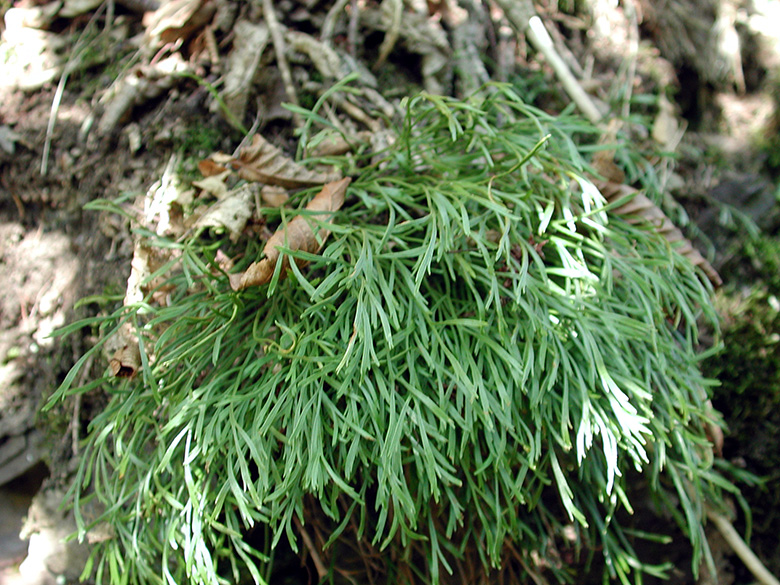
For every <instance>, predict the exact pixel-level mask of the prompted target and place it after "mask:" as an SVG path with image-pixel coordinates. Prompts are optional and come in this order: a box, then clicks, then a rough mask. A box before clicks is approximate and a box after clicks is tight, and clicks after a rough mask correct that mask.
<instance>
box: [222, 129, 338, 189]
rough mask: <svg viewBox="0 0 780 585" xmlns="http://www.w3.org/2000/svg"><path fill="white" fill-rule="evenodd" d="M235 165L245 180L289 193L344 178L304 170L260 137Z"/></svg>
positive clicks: (334, 174)
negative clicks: (282, 188)
mask: <svg viewBox="0 0 780 585" xmlns="http://www.w3.org/2000/svg"><path fill="white" fill-rule="evenodd" d="M232 163H233V165H234V166H235V167H237V169H238V176H239V177H241V178H242V179H246V180H247V181H258V182H261V183H265V184H267V185H278V186H280V187H285V188H287V189H295V188H298V187H311V186H314V185H321V184H323V183H329V182H331V181H337V180H338V179H339V178H341V177H340V175H339V174H337V173H322V172H317V171H312V170H309V169H307V168H305V167H302V166H301V165H299V164H297V163H296V162H295V161H293V160H291V159H290V158H288V157H287V156H285V155H284V153H283V152H282V151H281V150H279V149H278V148H276V147H275V146H274V145H273V144H271V143H270V142H267V141H266V140H265V139H264V138H263V137H262V136H260V135H259V134H255V137H254V138H253V139H252V144H250V145H249V146H247V147H245V148H242V149H241V151H240V152H239V154H238V158H236V159H233V161H232Z"/></svg>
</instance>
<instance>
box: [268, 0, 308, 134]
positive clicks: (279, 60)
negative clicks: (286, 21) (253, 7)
mask: <svg viewBox="0 0 780 585" xmlns="http://www.w3.org/2000/svg"><path fill="white" fill-rule="evenodd" d="M263 15H264V16H265V22H266V23H267V24H268V29H269V30H270V31H271V42H273V44H274V53H276V64H277V65H279V73H281V74H282V82H283V83H284V91H285V93H287V99H289V100H290V102H292V103H293V104H294V105H296V106H297V105H299V104H298V94H297V93H296V92H295V84H294V83H293V78H292V72H291V71H290V64H289V63H288V62H287V56H286V51H287V47H286V46H285V44H284V34H283V33H282V27H281V25H280V24H279V21H278V20H277V18H276V12H274V2H273V0H263ZM293 120H294V121H295V123H296V125H300V117H299V116H298V115H297V114H295V115H293Z"/></svg>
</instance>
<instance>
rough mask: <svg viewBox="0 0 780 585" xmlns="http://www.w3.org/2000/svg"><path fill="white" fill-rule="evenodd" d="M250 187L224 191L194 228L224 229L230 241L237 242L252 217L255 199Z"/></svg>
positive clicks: (253, 191) (244, 186) (253, 190)
mask: <svg viewBox="0 0 780 585" xmlns="http://www.w3.org/2000/svg"><path fill="white" fill-rule="evenodd" d="M252 187H253V186H252V185H247V184H244V185H242V186H240V187H238V188H237V189H233V190H232V191H229V192H227V191H226V192H225V194H224V195H223V196H221V197H220V198H219V201H217V202H216V203H214V204H213V205H211V206H210V207H209V208H208V210H207V211H206V212H205V213H204V214H203V215H202V216H201V217H200V219H198V221H196V222H195V227H221V228H225V229H226V230H228V232H229V234H230V239H231V240H232V241H234V242H235V241H237V240H238V238H239V236H240V235H241V232H243V231H244V227H245V226H246V222H247V221H248V220H249V218H250V217H252V209H253V207H254V198H255V189H253V188H252ZM254 187H256V185H255V186H254Z"/></svg>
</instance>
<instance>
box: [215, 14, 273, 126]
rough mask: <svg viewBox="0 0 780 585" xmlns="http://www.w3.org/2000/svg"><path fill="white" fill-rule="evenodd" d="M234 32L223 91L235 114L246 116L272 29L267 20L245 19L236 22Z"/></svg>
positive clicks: (238, 117) (228, 104)
mask: <svg viewBox="0 0 780 585" xmlns="http://www.w3.org/2000/svg"><path fill="white" fill-rule="evenodd" d="M233 34H234V35H235V36H234V38H233V50H232V51H230V54H229V55H228V58H227V67H226V69H227V71H226V72H225V77H224V88H223V89H222V92H221V95H222V99H223V101H224V102H225V106H226V107H227V108H228V110H229V111H230V112H231V113H232V114H233V118H234V119H235V120H243V119H244V114H246V104H247V100H248V98H249V94H250V91H251V88H252V82H253V80H254V78H255V75H256V73H257V68H258V67H259V65H260V57H262V55H263V51H264V50H265V47H266V45H267V44H268V39H269V32H268V27H267V26H266V25H265V24H264V23H260V24H253V23H251V22H249V21H248V20H243V19H242V20H239V21H237V22H236V23H235V25H233ZM228 122H230V120H228Z"/></svg>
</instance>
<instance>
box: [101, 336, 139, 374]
mask: <svg viewBox="0 0 780 585" xmlns="http://www.w3.org/2000/svg"><path fill="white" fill-rule="evenodd" d="M108 367H109V369H110V370H111V375H113V376H114V377H115V378H134V377H135V375H136V374H137V373H138V370H139V368H140V367H141V350H140V348H139V347H138V342H137V341H134V340H131V339H126V340H125V343H124V344H123V345H122V346H121V347H120V348H119V349H117V350H116V352H114V355H113V356H112V357H111V361H110V362H109V363H108Z"/></svg>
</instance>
